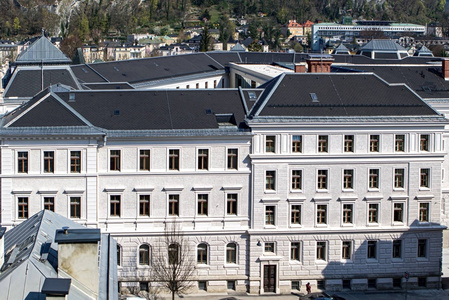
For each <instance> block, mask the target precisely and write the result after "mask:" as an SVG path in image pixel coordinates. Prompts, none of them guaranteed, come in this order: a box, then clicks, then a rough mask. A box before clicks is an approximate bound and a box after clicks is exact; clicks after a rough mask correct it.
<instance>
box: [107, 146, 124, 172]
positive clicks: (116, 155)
mask: <svg viewBox="0 0 449 300" xmlns="http://www.w3.org/2000/svg"><path fill="white" fill-rule="evenodd" d="M120 152H121V151H120V150H111V152H110V158H109V159H110V165H109V170H111V171H120V154H121V153H120Z"/></svg>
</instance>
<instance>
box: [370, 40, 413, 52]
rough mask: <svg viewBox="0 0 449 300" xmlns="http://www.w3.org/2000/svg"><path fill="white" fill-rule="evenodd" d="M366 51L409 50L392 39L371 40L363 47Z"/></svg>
mask: <svg viewBox="0 0 449 300" xmlns="http://www.w3.org/2000/svg"><path fill="white" fill-rule="evenodd" d="M362 50H364V51H407V50H406V49H405V48H404V47H402V46H401V45H399V44H398V43H396V42H394V41H392V40H376V39H373V40H371V41H369V42H368V43H367V44H366V45H365V46H363V47H362Z"/></svg>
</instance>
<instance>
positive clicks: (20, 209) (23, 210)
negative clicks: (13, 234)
mask: <svg viewBox="0 0 449 300" xmlns="http://www.w3.org/2000/svg"><path fill="white" fill-rule="evenodd" d="M17 217H18V218H19V219H28V197H19V198H18V199H17Z"/></svg>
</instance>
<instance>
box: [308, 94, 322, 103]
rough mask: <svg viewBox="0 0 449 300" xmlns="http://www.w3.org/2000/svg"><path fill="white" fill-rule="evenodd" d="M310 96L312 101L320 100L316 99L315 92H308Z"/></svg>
mask: <svg viewBox="0 0 449 300" xmlns="http://www.w3.org/2000/svg"><path fill="white" fill-rule="evenodd" d="M310 98H312V102H320V101H318V96H317V95H316V94H315V93H310Z"/></svg>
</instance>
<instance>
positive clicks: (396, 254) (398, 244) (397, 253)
mask: <svg viewBox="0 0 449 300" xmlns="http://www.w3.org/2000/svg"><path fill="white" fill-rule="evenodd" d="M401 257H402V240H394V241H393V258H401Z"/></svg>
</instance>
